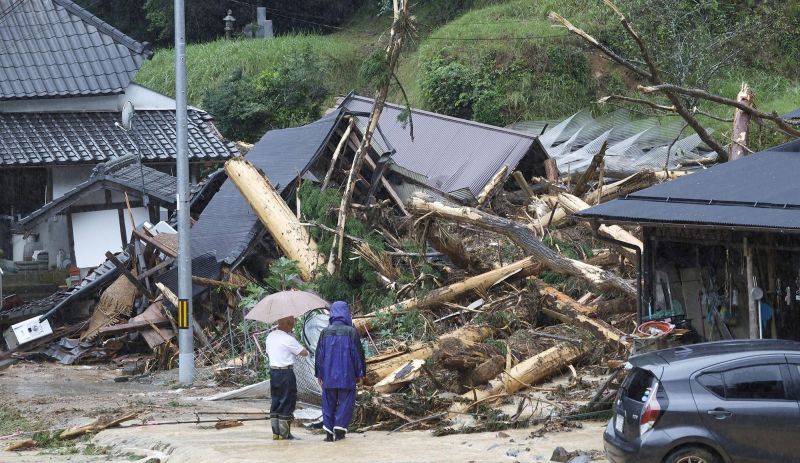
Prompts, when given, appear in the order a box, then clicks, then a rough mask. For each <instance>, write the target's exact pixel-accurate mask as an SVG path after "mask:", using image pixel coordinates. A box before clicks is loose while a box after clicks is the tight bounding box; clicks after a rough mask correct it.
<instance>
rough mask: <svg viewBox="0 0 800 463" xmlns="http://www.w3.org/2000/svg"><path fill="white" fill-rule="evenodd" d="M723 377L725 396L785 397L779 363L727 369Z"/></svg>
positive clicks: (734, 397) (746, 397)
mask: <svg viewBox="0 0 800 463" xmlns="http://www.w3.org/2000/svg"><path fill="white" fill-rule="evenodd" d="M724 377H725V398H726V399H728V400H731V399H785V398H786V391H785V390H784V387H783V377H782V376H781V367H780V365H755V366H750V367H744V368H736V369H734V370H728V371H726V372H725V373H724Z"/></svg>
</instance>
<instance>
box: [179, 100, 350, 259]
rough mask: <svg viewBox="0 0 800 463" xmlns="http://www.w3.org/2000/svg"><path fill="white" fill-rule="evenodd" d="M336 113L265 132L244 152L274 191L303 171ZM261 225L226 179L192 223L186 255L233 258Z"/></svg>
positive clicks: (328, 132) (326, 135) (329, 130)
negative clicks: (190, 252)
mask: <svg viewBox="0 0 800 463" xmlns="http://www.w3.org/2000/svg"><path fill="white" fill-rule="evenodd" d="M339 118H340V112H339V111H335V112H333V113H331V114H329V115H327V116H325V117H323V118H322V119H320V120H318V121H316V122H312V123H311V124H308V125H304V126H302V127H297V128H292V129H282V130H272V131H269V132H267V134H266V135H264V137H263V138H261V140H260V141H259V142H258V143H256V145H255V146H254V147H253V148H252V149H251V150H250V151H249V152H248V153H247V156H246V158H247V160H248V161H250V162H252V163H253V164H254V165H255V166H256V167H258V168H259V169H261V170H262V171H263V172H264V173H265V174H266V175H267V177H268V178H269V180H270V182H271V183H272V184H273V185H274V186H275V188H276V189H277V190H278V191H279V192H281V193H282V192H284V190H285V188H286V187H287V186H288V185H290V184H291V182H292V181H293V180H294V179H295V178H297V175H298V172H299V173H303V172H304V171H305V169H306V167H307V166H308V165H309V163H310V162H311V161H312V160H313V159H314V157H315V156H317V155H318V153H319V152H320V151H321V149H322V148H323V147H324V145H325V141H326V140H328V138H330V136H331V134H332V132H333V130H334V128H335V127H336V124H337V122H338V121H339ZM262 229H263V225H262V224H261V222H260V221H259V220H258V217H256V215H255V213H253V210H252V208H251V207H250V205H249V204H248V203H247V201H245V200H244V198H243V197H242V195H241V193H239V190H238V189H237V188H236V185H234V184H233V182H231V181H229V180H226V181H225V183H224V184H223V185H222V188H220V190H219V192H217V194H216V195H214V198H212V199H211V201H210V202H209V203H208V205H207V206H206V208H205V210H203V214H202V215H201V216H200V219H199V220H198V221H197V223H196V224H195V225H194V226H193V227H192V256H194V257H198V256H200V255H202V254H206V253H213V254H215V255H216V258H217V261H219V262H221V263H222V262H224V263H226V264H228V265H231V264H233V263H235V262H236V261H237V260H239V258H240V257H242V255H243V254H244V252H245V251H246V250H247V248H248V246H250V243H251V242H252V241H253V239H254V238H255V237H256V235H258V233H259V232H260V231H261V230H262Z"/></svg>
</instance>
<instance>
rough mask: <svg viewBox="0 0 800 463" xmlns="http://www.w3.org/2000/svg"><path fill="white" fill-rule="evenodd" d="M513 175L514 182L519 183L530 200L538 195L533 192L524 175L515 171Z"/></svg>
mask: <svg viewBox="0 0 800 463" xmlns="http://www.w3.org/2000/svg"><path fill="white" fill-rule="evenodd" d="M513 175H514V180H515V181H516V182H517V186H519V188H520V189H521V190H522V191H524V192H525V194H526V195H527V196H528V199H531V198H533V197H534V196H536V194H534V192H533V189H531V186H530V185H529V184H528V181H527V180H525V176H524V175H522V172H520V171H518V170H515V171H514V174H513Z"/></svg>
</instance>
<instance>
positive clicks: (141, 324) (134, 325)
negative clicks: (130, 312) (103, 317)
mask: <svg viewBox="0 0 800 463" xmlns="http://www.w3.org/2000/svg"><path fill="white" fill-rule="evenodd" d="M151 324H152V325H156V326H168V325H169V320H168V319H166V318H162V319H158V320H149V321H136V322H128V323H117V324H116V325H111V326H105V327H103V328H100V331H99V332H98V334H118V333H127V332H129V331H142V330H146V329H150V328H151Z"/></svg>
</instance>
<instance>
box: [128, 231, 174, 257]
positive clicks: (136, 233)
mask: <svg viewBox="0 0 800 463" xmlns="http://www.w3.org/2000/svg"><path fill="white" fill-rule="evenodd" d="M133 235H134V236H136V237H137V238H139V239H140V240H142V241H144V242H145V243H147V244H149V245H150V246H153V247H154V248H156V249H158V250H159V251H161V252H163V253H164V254H166V255H168V256H169V257H172V258H175V257H178V253H177V252H176V251H173V250H172V249H169V248H167V247H164V246H163V245H162V244H161V243H159V242H158V241H156V240H154V239H153V238H152V237H150V236H148V235H147V233H146V232H142V231H139V230H137V229H135V228H134V229H133Z"/></svg>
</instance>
